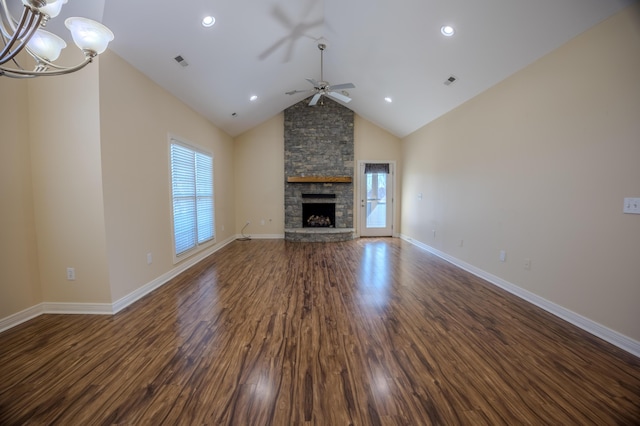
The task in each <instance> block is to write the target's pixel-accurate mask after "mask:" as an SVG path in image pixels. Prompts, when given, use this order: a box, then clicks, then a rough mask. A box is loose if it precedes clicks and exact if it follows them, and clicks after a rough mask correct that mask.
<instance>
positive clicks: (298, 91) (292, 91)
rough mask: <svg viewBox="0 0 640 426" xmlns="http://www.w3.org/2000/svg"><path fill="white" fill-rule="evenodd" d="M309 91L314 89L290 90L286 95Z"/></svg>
mask: <svg viewBox="0 0 640 426" xmlns="http://www.w3.org/2000/svg"><path fill="white" fill-rule="evenodd" d="M307 92H312V90H290V91H288V92H285V95H295V94H296V93H307Z"/></svg>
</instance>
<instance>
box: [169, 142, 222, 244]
mask: <svg viewBox="0 0 640 426" xmlns="http://www.w3.org/2000/svg"><path fill="white" fill-rule="evenodd" d="M171 192H172V202H173V240H174V244H175V255H176V257H178V256H180V255H183V254H185V253H186V252H188V251H190V250H193V249H195V248H196V247H198V246H200V245H201V244H204V243H206V242H208V241H211V240H213V239H214V237H215V235H214V229H215V227H214V215H213V156H212V155H210V154H207V153H205V152H203V151H200V150H198V149H195V148H193V147H191V146H189V145H186V144H184V143H182V142H179V141H177V140H175V139H172V140H171Z"/></svg>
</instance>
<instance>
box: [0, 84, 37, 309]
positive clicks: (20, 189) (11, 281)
mask: <svg viewBox="0 0 640 426" xmlns="http://www.w3.org/2000/svg"><path fill="white" fill-rule="evenodd" d="M27 90H28V89H27V81H25V80H12V79H8V78H6V77H4V78H0V129H2V133H1V134H0V138H1V139H0V158H2V166H1V167H0V200H2V201H0V218H2V226H1V227H0V319H1V318H4V317H7V316H9V315H11V314H13V313H16V312H18V311H21V310H23V309H27V308H29V307H31V306H33V305H36V304H38V303H40V302H42V291H41V288H40V273H39V269H38V255H37V241H36V231H35V218H34V211H33V192H32V181H31V150H30V148H29V127H28V126H29V120H28V117H29V114H28V111H29V109H28V91H27Z"/></svg>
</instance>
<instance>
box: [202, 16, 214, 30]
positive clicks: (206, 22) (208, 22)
mask: <svg viewBox="0 0 640 426" xmlns="http://www.w3.org/2000/svg"><path fill="white" fill-rule="evenodd" d="M215 23H216V18H214V17H213V16H211V15H207V16H205V17H204V18H202V26H203V27H205V28H209V27H213V24H215Z"/></svg>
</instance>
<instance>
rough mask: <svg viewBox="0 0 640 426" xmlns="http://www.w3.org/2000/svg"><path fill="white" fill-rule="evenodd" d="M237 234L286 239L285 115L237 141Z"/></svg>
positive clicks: (272, 119) (254, 129)
mask: <svg viewBox="0 0 640 426" xmlns="http://www.w3.org/2000/svg"><path fill="white" fill-rule="evenodd" d="M235 148H236V150H235V154H236V155H235V160H234V169H235V181H236V213H237V221H236V230H235V231H236V233H238V234H239V233H240V231H241V230H242V228H243V227H244V225H245V224H246V223H247V221H249V222H251V223H250V224H249V225H248V226H247V227H246V229H245V231H244V232H245V234H246V235H251V234H263V235H265V234H266V235H272V236H275V235H277V236H283V235H284V179H285V177H284V114H283V113H280V114H278V115H277V116H275V117H273V118H271V119H270V120H267V121H266V122H264V123H262V124H261V125H259V126H256V127H255V128H253V129H251V130H249V131H247V132H245V133H243V134H242V135H240V136H238V137H237V138H236V141H235ZM263 221H264V224H263Z"/></svg>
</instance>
